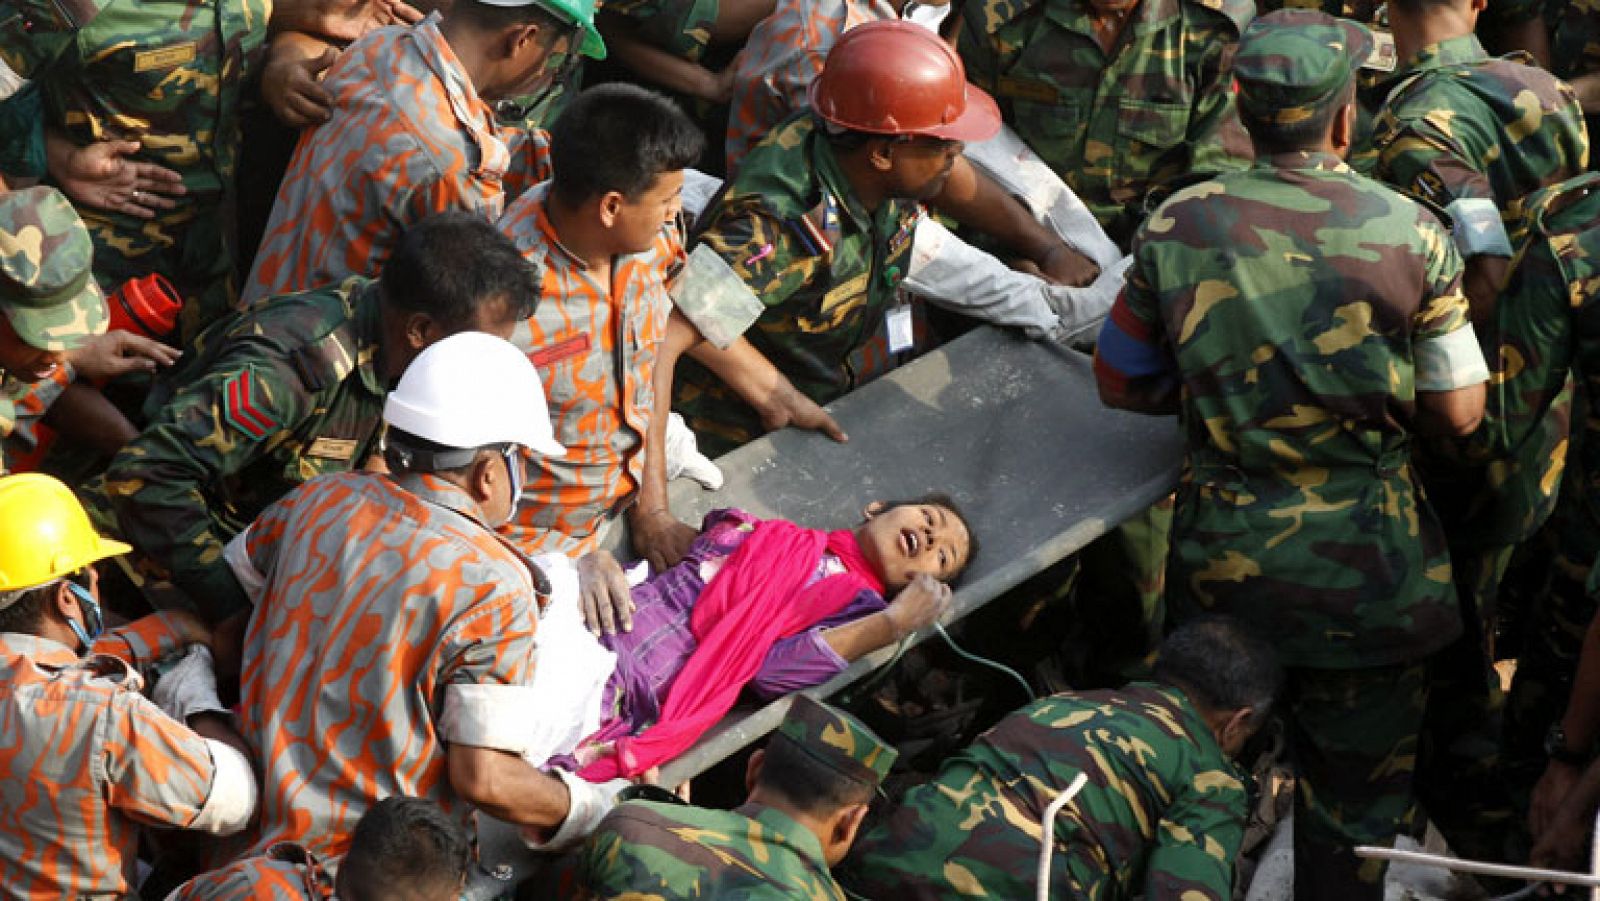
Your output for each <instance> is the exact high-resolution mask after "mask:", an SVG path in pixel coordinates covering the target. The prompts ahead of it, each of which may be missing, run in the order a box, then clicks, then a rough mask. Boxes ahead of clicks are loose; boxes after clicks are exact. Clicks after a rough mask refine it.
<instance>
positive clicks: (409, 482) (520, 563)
mask: <svg viewBox="0 0 1600 901" xmlns="http://www.w3.org/2000/svg"><path fill="white" fill-rule="evenodd" d="M229 558H230V559H229V565H230V566H231V567H233V568H234V571H235V572H238V573H240V575H241V581H244V582H246V583H256V584H259V589H258V590H256V591H255V592H254V596H255V599H256V606H255V610H254V612H253V613H252V614H251V616H250V627H249V629H248V630H247V631H246V632H245V638H244V655H243V664H244V670H243V673H242V674H241V675H240V678H239V695H240V699H241V701H240V711H241V712H240V717H239V732H240V734H242V735H243V736H244V737H245V740H246V741H248V742H250V744H251V747H254V748H257V749H258V761H259V763H260V765H261V806H260V813H259V817H258V819H257V821H256V823H255V824H254V826H252V827H251V828H250V829H248V830H246V832H245V833H242V834H241V836H240V839H239V840H238V841H236V842H234V843H233V844H234V848H233V850H239V849H240V848H247V853H250V854H263V853H266V851H267V849H269V848H271V847H272V846H273V845H275V844H277V843H279V842H285V841H288V842H295V843H298V844H301V845H303V846H304V847H305V848H306V849H307V850H308V851H310V852H311V853H313V854H316V855H317V856H319V857H331V856H334V855H339V854H344V853H346V852H347V851H348V850H349V845H350V839H351V837H352V834H353V832H354V830H355V827H356V823H357V821H358V819H359V818H360V816H361V814H362V813H364V812H365V811H366V810H367V809H369V808H370V807H371V806H372V805H374V804H376V803H377V802H378V801H380V800H382V799H383V798H384V797H387V796H389V795H411V796H415V797H420V798H427V799H428V800H431V801H433V802H435V803H437V804H438V805H439V806H440V807H441V808H442V809H443V810H444V811H445V813H447V814H448V815H450V816H451V817H452V818H454V819H456V820H457V821H458V822H460V823H461V824H462V827H463V828H465V829H467V830H469V831H471V830H472V829H473V828H474V820H473V816H474V815H473V807H472V805H471V804H470V803H469V802H468V801H467V800H466V799H465V798H463V797H462V796H461V795H460V794H458V793H457V792H456V790H455V787H454V786H453V785H452V783H451V780H450V778H449V772H448V769H449V768H448V758H447V751H448V746H449V745H451V744H461V745H469V746H472V747H477V748H488V749H491V750H497V751H504V752H506V753H508V754H510V755H512V756H516V755H517V754H519V753H520V752H521V751H522V749H525V748H528V747H530V745H531V744H532V743H533V742H534V740H535V739H534V738H533V737H532V736H531V735H530V731H531V725H530V720H529V719H528V718H529V717H533V716H537V715H538V713H537V709H536V703H537V701H536V696H533V695H531V694H530V691H529V689H527V688H526V686H527V685H528V684H529V683H530V681H531V679H532V678H533V667H534V663H535V658H534V647H535V631H536V630H537V628H538V619H537V602H536V599H535V595H534V590H535V587H534V586H535V579H534V570H533V569H532V564H531V563H530V562H529V561H528V560H527V559H526V558H524V557H522V556H521V555H520V554H518V553H517V552H516V551H515V550H514V549H513V548H512V547H511V546H510V545H508V544H506V543H505V542H504V541H503V540H502V539H500V538H499V537H497V536H496V535H495V534H494V532H492V531H490V530H489V528H487V527H486V526H485V525H484V524H483V510H482V509H481V508H480V507H479V506H478V504H477V503H476V502H475V501H474V500H473V499H472V498H471V497H469V496H468V495H467V494H466V493H465V492H463V491H462V490H461V489H460V488H458V487H456V486H455V485H453V484H451V483H450V482H448V481H447V480H445V479H443V478H440V477H438V476H436V475H426V474H417V473H408V474H404V475H400V476H396V477H393V478H391V477H390V476H387V475H379V474H376V473H355V472H352V473H340V474H337V475H332V476H329V477H327V478H322V479H314V480H312V481H311V482H309V483H308V484H306V485H303V486H301V487H300V488H298V489H296V490H294V491H293V492H291V493H290V494H289V495H288V496H287V497H285V498H283V499H282V500H280V501H278V502H277V503H276V504H273V505H272V506H270V507H268V508H267V509H266V511H265V512H263V513H262V514H261V516H260V517H259V518H258V519H257V520H256V521H255V522H254V523H252V524H251V526H250V528H249V530H248V531H246V532H245V533H244V535H243V537H242V538H240V539H239V540H238V542H237V543H236V544H235V545H234V546H233V550H231V551H230V552H229ZM401 648H403V649H404V651H403V652H397V649H401Z"/></svg>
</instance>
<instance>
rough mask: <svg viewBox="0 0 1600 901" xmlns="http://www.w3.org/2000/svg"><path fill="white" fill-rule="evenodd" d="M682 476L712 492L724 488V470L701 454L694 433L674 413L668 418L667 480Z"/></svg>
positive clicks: (681, 418) (680, 417)
mask: <svg viewBox="0 0 1600 901" xmlns="http://www.w3.org/2000/svg"><path fill="white" fill-rule="evenodd" d="M680 475H685V476H688V477H689V478H691V479H694V480H695V481H696V482H699V483H700V484H701V485H704V486H705V487H706V488H708V489H710V490H712V491H716V490H717V489H718V488H721V487H722V470H720V469H718V468H717V464H715V463H713V462H711V460H710V458H708V457H706V455H705V454H702V453H700V445H699V444H698V443H697V442H696V441H695V440H694V432H692V431H690V430H689V426H688V424H687V423H685V422H684V421H683V417H682V416H679V415H678V414H676V413H672V414H669V415H668V417H667V480H668V481H671V480H673V479H676V478H677V477H678V476H680Z"/></svg>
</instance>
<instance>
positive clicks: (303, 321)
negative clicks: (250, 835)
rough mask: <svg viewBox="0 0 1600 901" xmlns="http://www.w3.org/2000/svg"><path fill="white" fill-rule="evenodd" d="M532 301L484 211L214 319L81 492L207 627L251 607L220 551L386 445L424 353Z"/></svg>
mask: <svg viewBox="0 0 1600 901" xmlns="http://www.w3.org/2000/svg"><path fill="white" fill-rule="evenodd" d="M535 300H536V296H535V295H534V290H533V285H532V283H531V281H530V276H529V270H528V266H527V265H526V263H525V262H524V261H523V259H522V257H521V255H520V254H518V253H517V250H516V247H515V246H513V245H512V244H511V242H510V240H509V239H507V238H505V237H504V236H502V235H501V234H500V233H499V232H497V231H496V230H495V229H494V227H493V226H492V225H491V224H489V223H488V222H486V221H484V220H483V219H482V217H480V216H477V215H474V214H470V213H443V214H440V215H437V216H434V217H431V218H429V219H426V220H424V221H423V222H422V223H419V224H418V225H416V226H413V227H412V228H411V229H409V230H407V232H406V233H405V235H404V236H403V237H402V238H401V240H400V243H399V247H398V249H397V251H396V255H395V257H394V258H393V259H391V261H390V262H389V264H388V265H387V266H385V267H384V270H383V275H382V277H381V278H380V279H378V280H377V281H373V280H370V279H363V278H351V279H347V280H346V281H344V282H342V283H340V284H337V285H330V286H328V287H326V288H320V289H317V290H314V291H307V292H304V293H301V294H291V295H285V296H280V297H273V298H269V299H268V300H266V301H263V302H261V303H257V304H254V305H252V306H250V307H247V308H246V309H244V310H242V311H239V312H237V313H234V314H230V315H229V316H228V317H227V318H225V319H223V320H220V321H218V322H217V323H216V324H215V325H213V326H212V327H211V328H210V329H208V330H207V331H206V332H205V333H204V334H202V335H201V336H200V338H199V340H197V342H196V346H195V349H194V351H193V352H192V353H191V354H189V355H188V356H187V358H186V360H185V362H184V365H183V366H181V367H180V368H179V369H178V370H176V371H175V372H174V373H173V374H172V376H171V377H170V378H168V379H166V380H164V381H163V382H162V383H161V384H158V386H157V388H156V390H155V391H153V392H152V393H151V395H150V398H149V399H148V401H147V403H146V413H147V415H148V416H149V425H148V426H147V427H146V428H145V430H144V431H143V432H142V433H141V434H140V435H139V436H138V437H137V438H136V439H134V440H133V441H132V442H131V443H130V444H129V445H128V446H127V447H125V448H123V450H122V451H121V452H120V453H119V454H118V455H117V456H116V458H115V459H114V460H113V461H112V463H111V467H110V468H109V469H108V470H107V471H106V474H105V476H104V477H103V478H102V479H100V480H97V481H96V482H95V483H93V484H91V485H90V486H88V487H87V488H86V489H85V493H86V494H87V495H88V496H89V498H90V500H92V501H93V502H94V506H95V507H96V508H97V509H96V510H95V515H96V518H97V519H98V520H99V521H100V522H101V523H104V524H106V525H109V526H111V527H113V530H114V531H115V532H117V533H118V534H121V535H122V536H125V538H126V540H127V541H128V543H130V544H132V545H133V546H134V547H135V548H136V549H137V550H138V551H139V552H140V553H142V554H144V555H145V556H147V557H148V558H149V560H150V562H153V563H154V564H156V567H157V568H158V569H159V570H160V571H162V574H163V575H165V576H166V577H168V578H170V579H171V580H172V582H173V583H174V584H175V585H176V586H177V587H178V588H179V589H180V590H181V591H182V592H183V593H184V595H186V596H187V600H188V601H189V602H190V603H191V604H192V605H194V606H195V608H196V609H197V610H198V612H200V613H201V614H202V615H203V616H204V617H205V618H206V619H208V620H210V621H212V622H218V621H221V620H224V619H226V618H228V617H229V616H231V615H232V614H235V613H239V612H241V611H243V610H246V609H248V603H249V602H248V600H247V599H246V597H245V595H244V593H243V592H242V591H241V590H240V588H239V585H238V583H237V582H236V581H235V580H234V578H233V576H231V575H230V574H229V572H228V567H227V564H226V563H225V562H224V560H223V557H222V551H223V547H224V546H225V545H226V544H227V542H228V541H229V540H230V539H231V538H233V536H234V535H236V534H238V533H239V532H240V531H241V530H243V529H244V528H245V527H246V526H248V525H249V524H250V522H251V521H252V520H253V519H255V517H256V515H257V514H259V513H260V512H261V511H262V509H264V508H265V507H267V506H268V505H269V504H271V503H273V502H274V501H276V500H278V499H279V498H281V497H282V496H283V495H285V494H287V493H288V492H289V491H290V490H291V489H293V488H294V487H295V486H297V485H299V484H301V483H303V482H305V481H307V480H309V479H311V478H313V477H315V476H318V475H322V474H324V473H331V472H345V471H348V470H351V469H355V468H358V467H360V466H362V465H363V464H365V463H366V462H367V460H368V458H369V457H371V456H372V455H374V454H375V453H376V452H377V450H378V445H379V440H380V438H381V435H382V412H383V398H384V394H385V393H386V392H387V391H388V390H389V388H390V387H391V386H392V385H393V383H394V382H395V380H396V379H398V378H399V377H400V374H401V373H402V372H403V371H404V370H405V368H406V366H407V364H409V363H410V361H411V360H412V358H413V357H415V356H416V355H417V354H418V353H419V352H421V350H422V349H423V348H424V347H427V346H428V345H429V344H431V343H433V342H434V341H436V340H438V339H439V338H442V337H444V336H446V335H449V334H453V333H455V332H458V331H466V330H477V331H486V332H490V333H493V334H496V335H499V336H500V337H507V336H509V335H510V334H511V332H512V329H513V328H514V327H515V326H516V324H517V323H518V322H520V321H522V320H523V319H525V318H527V317H528V315H529V314H530V313H531V311H532V309H533V305H534V303H535Z"/></svg>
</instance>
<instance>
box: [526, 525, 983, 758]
mask: <svg viewBox="0 0 1600 901" xmlns="http://www.w3.org/2000/svg"><path fill="white" fill-rule="evenodd" d="M976 550H977V542H976V539H975V538H974V537H973V535H972V532H971V530H970V528H969V526H968V524H967V522H966V520H965V518H964V517H963V516H962V514H961V512H960V511H959V510H958V509H957V508H956V506H955V503H954V502H953V501H951V500H950V499H949V498H948V497H945V496H943V495H929V496H927V497H924V498H922V499H920V500H916V501H908V502H896V503H884V502H881V501H877V502H873V503H871V504H869V505H868V506H867V508H866V510H865V519H864V521H863V522H862V523H861V524H860V525H859V526H857V527H856V528H854V529H841V530H839V531H835V532H825V531H820V530H814V529H804V528H801V527H799V526H796V525H794V524H793V523H790V522H786V521H784V520H758V519H756V518H755V517H753V516H751V515H750V514H748V513H745V512H743V511H740V510H718V511H715V512H712V513H711V514H709V515H708V516H707V517H706V519H705V523H704V524H703V527H702V531H701V533H700V535H699V537H698V538H696V539H695V541H694V544H693V545H692V546H691V547H690V549H689V553H688V554H687V555H686V556H685V557H684V558H683V560H682V561H681V562H679V563H678V564H677V565H676V566H674V567H672V568H671V569H668V570H666V571H665V572H661V573H657V574H655V575H654V576H652V577H651V578H649V579H648V580H646V581H644V582H642V583H640V584H638V585H636V586H633V587H632V589H631V591H630V590H629V588H628V585H627V582H626V580H625V578H624V576H623V574H622V571H621V569H620V567H618V565H617V563H616V561H615V560H614V559H612V558H611V557H610V556H609V555H604V554H602V555H595V556H591V557H588V558H585V560H584V561H583V563H582V564H580V566H579V572H580V574H581V579H580V580H579V581H580V582H581V585H582V587H581V591H580V593H581V596H582V601H581V609H582V614H583V617H584V618H585V619H587V620H588V625H589V628H590V629H592V630H593V631H595V632H597V633H600V634H599V635H598V638H597V639H590V640H591V641H595V640H597V641H598V642H599V644H600V645H601V646H603V647H604V649H606V650H608V651H610V652H612V653H611V654H604V653H599V654H595V653H591V654H588V655H587V659H588V661H589V663H588V664H587V665H583V664H578V663H576V662H574V663H572V664H570V665H569V664H565V663H563V662H562V661H563V660H570V661H577V660H578V659H580V658H583V657H585V655H584V654H582V653H576V654H575V653H573V652H574V651H575V650H577V649H576V648H574V647H571V646H570V645H578V644H581V643H582V642H583V640H584V637H585V636H584V635H583V634H581V633H580V634H577V635H573V634H571V633H573V632H576V631H577V626H576V624H577V622H578V618H577V611H576V610H568V611H560V610H558V611H554V614H552V613H547V614H546V617H545V619H544V620H542V621H541V623H540V636H539V638H540V641H539V645H540V660H539V666H538V668H537V670H536V676H535V680H536V683H537V682H538V681H540V679H541V677H545V678H548V679H549V680H550V682H549V683H547V688H549V689H551V690H553V691H563V692H564V693H565V695H566V699H567V702H568V704H570V703H571V700H572V698H573V689H574V688H575V687H576V686H575V684H574V682H575V681H578V682H585V679H584V677H583V676H579V678H578V679H577V680H575V679H574V677H575V676H578V673H574V672H573V671H572V668H573V667H576V668H578V669H579V670H580V672H581V671H583V670H587V673H586V674H585V675H586V676H587V680H591V681H587V682H586V684H590V685H593V684H594V683H593V681H592V680H593V679H594V676H595V675H596V670H597V669H602V670H603V669H604V668H605V667H606V666H607V665H608V664H609V660H606V658H611V657H612V656H613V655H614V660H615V662H614V669H613V670H611V671H610V672H609V673H608V674H607V675H606V678H605V682H604V686H603V688H598V686H596V688H597V689H598V690H597V691H596V692H595V693H596V694H598V695H599V702H598V705H595V704H593V701H592V700H591V701H590V703H589V704H588V705H587V706H590V707H591V711H590V712H589V714H588V715H587V716H586V717H584V718H585V719H587V720H588V721H589V722H590V723H593V722H595V720H596V715H595V712H594V711H593V709H592V708H594V707H595V706H597V707H598V721H599V723H600V726H599V728H598V730H595V731H593V732H592V733H591V734H588V737H587V738H585V739H584V740H583V741H582V743H581V744H580V745H579V747H578V748H577V750H576V752H575V754H574V756H575V757H576V762H577V763H578V764H579V765H580V766H582V767H583V768H582V770H581V772H580V774H581V775H582V776H584V778H586V779H590V780H594V781H599V780H602V779H609V778H614V777H615V776H617V775H619V774H621V775H630V776H631V775H635V774H637V773H640V772H643V771H644V770H646V769H648V768H650V767H652V766H655V765H658V764H660V763H663V762H665V761H667V760H670V759H672V758H673V757H676V756H677V755H678V754H680V753H682V752H683V751H684V750H686V749H687V748H688V747H689V746H690V745H692V744H693V743H694V741H695V740H696V739H698V738H699V737H700V735H701V734H702V733H704V732H705V730H706V729H707V728H709V727H710V726H711V725H713V724H715V723H716V722H717V721H718V720H719V719H721V718H722V716H723V715H724V714H726V713H727V712H728V710H729V709H730V708H731V707H732V706H733V704H734V702H735V701H736V700H737V699H738V696H739V693H740V692H741V690H742V689H743V688H744V686H745V685H746V684H749V685H751V686H752V687H753V688H754V689H755V690H756V691H757V692H759V693H760V694H762V695H766V696H775V695H779V694H783V693H785V692H790V691H796V690H799V689H802V688H808V687H810V686H813V685H819V684H821V683H823V682H826V681H827V680H828V679H830V678H832V677H833V676H835V675H836V674H838V673H839V672H841V671H842V670H844V668H845V667H846V666H848V665H849V663H850V661H852V660H855V659H857V658H859V657H861V656H863V655H865V654H867V653H870V652H872V651H874V650H877V649H878V648H881V647H885V646H887V645H891V644H893V643H895V642H896V641H898V640H899V639H901V638H903V637H905V636H906V635H908V634H910V633H911V632H913V631H915V630H917V629H921V628H924V627H926V626H929V625H931V624H932V623H933V622H935V621H936V620H937V619H938V618H939V617H940V616H941V615H942V614H944V612H945V611H946V610H947V609H948V608H949V604H950V588H949V585H948V583H949V582H950V581H951V580H953V579H955V578H956V577H957V576H959V575H960V574H961V572H962V571H963V570H965V569H966V567H967V565H968V564H969V563H970V562H971V560H972V557H973V555H974V554H975V553H976ZM540 563H541V565H544V567H545V569H546V570H547V571H550V570H551V567H550V566H548V565H545V564H546V560H545V559H544V558H541V560H540ZM558 581H560V580H559V578H558ZM569 584H570V583H569ZM560 594H562V592H561V591H560V590H559V589H558V591H557V595H558V597H557V598H556V599H555V600H554V601H553V602H552V604H553V605H559V604H562V603H563V602H565V603H567V604H572V603H573V601H574V600H575V599H574V598H572V597H571V594H570V589H569V593H568V597H567V598H566V599H563V598H561V597H559V595H560ZM890 597H892V598H893V600H892V601H889V600H887V598H890ZM574 606H575V607H576V606H578V605H576V604H574ZM563 613H564V615H565V622H566V626H565V629H564V631H563V632H561V634H560V636H559V637H557V635H553V634H550V631H552V630H548V629H547V625H548V626H554V627H556V628H562V627H561V626H559V625H557V623H556V622H551V620H552V619H553V618H558V617H560V616H561V615H562V614H563ZM613 623H616V624H617V625H618V627H617V628H615V629H614V630H608V628H607V627H609V626H612V625H613ZM561 643H569V647H567V648H564V649H562V650H561V651H560V652H558V653H557V654H556V655H555V656H556V657H557V659H555V660H552V659H548V658H547V656H546V652H547V651H556V650H557V645H558V644H561ZM597 660H605V662H601V663H598V664H596V661H597ZM561 669H567V670H568V671H567V672H561V671H560V670H561ZM549 712H552V711H541V714H547V713H549ZM552 750H553V751H555V752H556V753H565V752H566V751H567V748H561V747H558V748H552Z"/></svg>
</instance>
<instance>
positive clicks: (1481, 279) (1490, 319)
mask: <svg viewBox="0 0 1600 901" xmlns="http://www.w3.org/2000/svg"><path fill="white" fill-rule="evenodd" d="M1510 270H1511V260H1509V259H1507V258H1506V257H1502V256H1495V255H1493V254H1478V255H1477V256H1474V257H1469V258H1467V263H1466V271H1465V272H1464V273H1463V274H1462V278H1461V291H1462V293H1463V294H1465V295H1467V306H1468V308H1469V310H1470V312H1469V314H1468V315H1470V316H1471V318H1472V324H1473V326H1475V327H1476V328H1478V329H1479V333H1480V334H1481V335H1491V334H1493V333H1494V330H1493V329H1492V328H1490V327H1489V326H1490V325H1492V324H1493V323H1494V310H1495V302H1496V301H1497V300H1498V299H1499V297H1500V288H1501V286H1502V285H1504V284H1505V283H1506V275H1507V273H1508V272H1509V271H1510ZM1490 350H1491V348H1485V349H1484V352H1485V355H1488V354H1489V351H1490ZM1491 358H1492V357H1491Z"/></svg>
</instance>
